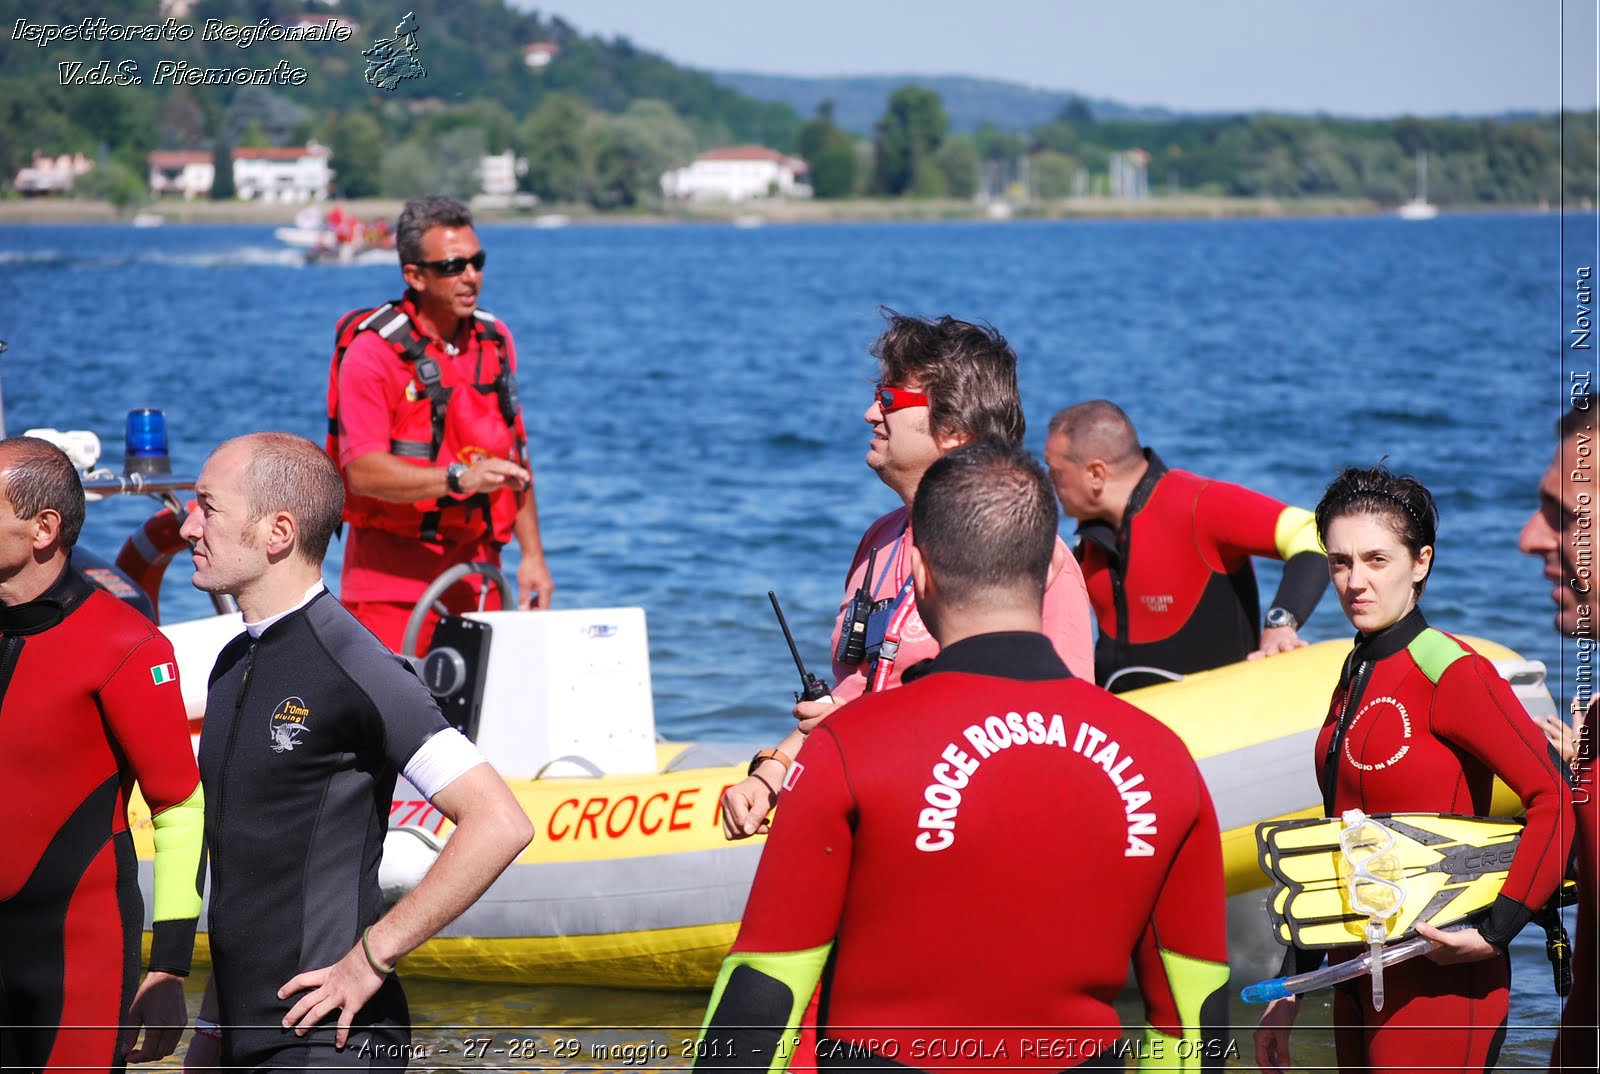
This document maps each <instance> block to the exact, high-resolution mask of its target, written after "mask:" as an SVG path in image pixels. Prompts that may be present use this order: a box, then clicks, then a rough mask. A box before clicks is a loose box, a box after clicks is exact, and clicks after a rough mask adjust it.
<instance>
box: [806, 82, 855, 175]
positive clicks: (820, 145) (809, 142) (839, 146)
mask: <svg viewBox="0 0 1600 1074" xmlns="http://www.w3.org/2000/svg"><path fill="white" fill-rule="evenodd" d="M800 156H801V157H803V158H804V159H805V162H806V163H807V164H809V165H810V166H811V192H812V194H813V195H815V196H816V197H819V198H847V197H849V196H850V195H851V194H853V193H854V192H855V186H856V147H855V139H854V138H852V137H850V135H849V133H848V132H847V131H844V130H841V129H840V128H839V127H838V125H836V124H835V123H834V121H833V102H832V101H828V100H825V101H823V102H822V103H821V104H819V105H817V114H816V115H815V116H814V117H813V118H812V119H811V120H810V121H809V122H808V123H807V124H806V125H805V126H804V127H802V128H801V129H800Z"/></svg>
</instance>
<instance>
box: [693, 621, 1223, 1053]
mask: <svg viewBox="0 0 1600 1074" xmlns="http://www.w3.org/2000/svg"><path fill="white" fill-rule="evenodd" d="M787 787H788V789H787V790H786V791H785V793H784V797H783V804H782V806H781V807H780V808H779V810H778V814H777V818H776V819H775V820H774V822H773V827H772V834H771V836H770V837H769V839H768V841H767V846H766V849H765V850H764V851H763V852H762V856H761V864H760V866H759V868H758V869H757V872H756V879H755V884H754V886H753V888H752V889H751V892H750V901H749V904H748V905H747V906H746V908H745V914H744V920H743V922H742V923H741V925H740V929H739V937H738V940H737V941H736V942H735V943H734V945H733V950H732V952H731V953H730V954H729V955H728V957H727V959H726V960H725V961H724V963H723V966H722V972H721V974H720V975H719V977H718V980H717V984H716V987H715V990H714V991H713V993H712V997H711V1004H710V1009H709V1012H708V1020H707V1025H706V1028H705V1030H704V1039H703V1040H702V1041H701V1045H700V1050H699V1052H698V1055H697V1063H696V1066H697V1067H698V1068H706V1069H712V1068H717V1067H730V1066H743V1067H746V1068H749V1067H751V1066H754V1068H755V1069H763V1068H766V1067H767V1066H768V1063H769V1061H770V1060H772V1059H773V1057H774V1050H775V1049H781V1048H783V1047H784V1046H785V1045H786V1042H787V1041H788V1039H789V1038H788V1035H787V1034H785V1033H781V1032H780V1031H779V1030H778V1029H775V1028H765V1029H763V1028H740V1027H782V1026H784V1025H786V1024H789V1025H793V1024H795V1022H796V1021H797V1020H798V1019H799V1017H800V1014H801V1012H802V1011H803V1010H804V1008H805V1006H806V1003H807V1000H809V999H810V997H811V993H812V988H813V986H814V984H815V982H816V981H817V979H818V975H819V974H820V973H822V972H823V969H824V965H825V964H826V965H827V972H826V976H825V978H824V980H823V996H822V1003H821V1022H822V1023H823V1024H822V1025H821V1026H819V1029H818V1032H819V1034H820V1036H821V1039H820V1040H819V1042H818V1056H819V1058H820V1059H821V1062H822V1065H823V1067H824V1068H825V1069H826V1068H828V1067H830V1066H838V1065H843V1066H863V1065H864V1066H891V1067H892V1066H894V1065H896V1064H898V1065H900V1066H903V1067H914V1068H921V1069H927V1070H952V1071H953V1070H957V1069H971V1068H973V1067H981V1066H993V1067H1001V1068H1004V1069H1008V1070H1035V1071H1038V1070H1061V1069H1063V1068H1067V1067H1073V1066H1078V1065H1080V1064H1081V1063H1083V1062H1084V1061H1085V1060H1090V1059H1097V1058H1104V1056H1103V1053H1104V1052H1105V1051H1106V1050H1107V1049H1108V1048H1109V1047H1110V1046H1111V1045H1112V1043H1113V1042H1114V1041H1115V1040H1116V1039H1117V1037H1118V1036H1119V1032H1118V1029H1117V1024H1118V1021H1117V1014H1116V1011H1115V1010H1114V1009H1113V1007H1112V1000H1113V999H1115V997H1116V995H1117V993H1118V992H1119V991H1120V990H1121V988H1122V985H1123V983H1124V981H1125V980H1126V979H1127V974H1128V964H1129V960H1130V958H1131V959H1132V960H1133V962H1134V964H1135V966H1136V968H1137V972H1138V976H1139V983H1140V989H1141V991H1142V992H1143V995H1144V1000H1145V1012H1146V1013H1145V1021H1146V1025H1147V1037H1148V1038H1150V1040H1149V1041H1148V1043H1149V1044H1150V1054H1152V1055H1154V1054H1156V1053H1160V1054H1161V1055H1163V1056H1164V1057H1165V1059H1166V1060H1167V1061H1168V1062H1169V1063H1171V1064H1173V1065H1174V1066H1177V1067H1179V1068H1186V1069H1191V1070H1192V1069H1199V1067H1200V1057H1201V1056H1203V1055H1204V1056H1209V1057H1210V1058H1211V1059H1212V1060H1214V1062H1215V1064H1216V1065H1218V1066H1220V1064H1221V1061H1222V1055H1223V1052H1222V1047H1221V1046H1220V1044H1219V1043H1218V1042H1216V1041H1215V1040H1214V1039H1213V1036H1214V1034H1213V1030H1211V1029H1208V1028H1206V1027H1220V1026H1222V1025H1223V1023H1225V1022H1226V1018H1227V1015H1226V1010H1227V1004H1226V997H1225V993H1224V986H1225V985H1226V982H1227V977H1228V970H1227V945H1226V936H1225V924H1224V909H1223V906H1224V892H1223V878H1222V852H1221V847H1220V845H1219V841H1218V835H1217V822H1216V817H1215V814H1214V812H1213V810H1212V806H1211V799H1210V797H1209V795H1208V794H1207V792H1206V787H1205V784H1204V783H1203V782H1202V780H1201V777H1200V773H1199V770H1198V768H1197V767H1196V765H1195V763H1194V760H1193V759H1192V758H1191V757H1190V755H1189V752H1188V751H1187V750H1186V749H1185V748H1184V745H1183V743H1182V742H1181V741H1180V740H1179V739H1178V737H1177V736H1176V735H1175V734H1174V733H1173V732H1172V731H1171V730H1169V729H1168V728H1166V727H1165V726H1163V725H1162V724H1160V723H1158V722H1157V721H1156V720H1155V719H1153V718H1152V717H1150V716H1148V715H1146V714H1145V713H1143V712H1140V711H1139V710H1138V709H1135V708H1134V707H1133V706H1131V705H1129V704H1127V703H1125V702H1123V701H1119V700H1118V699H1116V698H1114V697H1112V696H1111V695H1109V694H1107V693H1106V692H1105V691H1103V690H1100V689H1098V688H1097V687H1095V686H1092V685H1090V684H1089V683H1087V682H1084V681H1082V680H1079V679H1074V678H1072V677H1071V676H1070V675H1069V674H1068V672H1067V669H1066V667H1065V665H1063V664H1062V662H1061V660H1060V658H1059V656H1057V654H1056V653H1055V652H1054V651H1053V650H1052V648H1051V646H1050V643H1049V641H1048V640H1047V639H1046V638H1045V637H1044V636H1043V635H1040V634H1032V633H997V634H986V635H980V636H977V637H973V638H967V639H965V640H962V641H959V642H956V643H955V644H953V645H951V646H950V647H949V648H947V649H945V650H944V651H942V652H941V653H940V654H939V655H938V656H937V657H936V658H935V659H934V660H933V661H932V663H931V664H929V665H927V671H926V673H925V674H924V675H922V676H921V677H917V678H916V680H915V681H914V682H910V683H906V684H904V685H902V686H901V687H900V688H899V689H896V690H890V691H886V692H884V693H881V694H871V695H868V696H866V697H864V698H861V699H860V700H858V701H855V702H852V703H850V704H848V705H846V706H844V707H843V708H841V709H840V710H839V711H837V712H835V713H834V714H833V715H832V716H830V717H829V718H828V720H827V722H826V723H824V724H822V725H821V726H819V727H818V728H817V729H816V730H815V731H813V732H812V733H811V736H810V738H809V739H808V741H807V743H806V745H805V748H804V749H802V750H801V751H800V755H799V757H798V758H796V760H795V763H794V765H793V767H792V768H791V769H790V774H789V777H788V780H787ZM1091 904H1092V907H1093V908H1092V909H1089V906H1090V905H1091ZM1155 1038H1160V1043H1157V1042H1156V1040H1155ZM1179 1040H1182V1041H1184V1044H1183V1046H1182V1047H1180V1046H1179V1045H1178V1043H1177V1042H1178V1041H1179ZM1184 1057H1187V1061H1186V1062H1184V1061H1182V1060H1183V1058H1184ZM780 1068H781V1067H774V1069H780Z"/></svg>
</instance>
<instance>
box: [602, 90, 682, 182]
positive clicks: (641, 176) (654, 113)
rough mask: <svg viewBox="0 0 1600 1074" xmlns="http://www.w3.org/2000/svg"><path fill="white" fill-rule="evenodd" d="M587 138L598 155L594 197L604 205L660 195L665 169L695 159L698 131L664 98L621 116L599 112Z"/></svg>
mask: <svg viewBox="0 0 1600 1074" xmlns="http://www.w3.org/2000/svg"><path fill="white" fill-rule="evenodd" d="M589 138H590V144H591V149H592V151H593V154H594V158H593V159H594V171H593V175H592V179H591V183H590V200H591V201H593V202H594V204H595V205H597V206H599V207H601V208H620V207H627V206H633V205H638V204H640V203H642V202H645V201H648V200H653V199H655V198H657V197H659V196H660V193H661V175H662V173H663V172H666V171H669V170H670V169H672V168H677V167H680V166H682V165H684V164H687V163H688V162H689V161H690V160H692V159H693V158H694V151H695V142H694V132H693V131H691V130H689V128H688V125H687V124H685V123H684V122H683V120H682V119H680V118H678V114H677V113H676V112H674V111H673V109H672V106H671V105H669V104H667V103H666V102H664V101H635V102H634V103H633V104H632V105H631V106H630V107H629V108H628V110H627V111H626V112H624V113H623V114H622V115H620V116H596V117H594V118H593V119H592V120H591V123H590V127H589Z"/></svg>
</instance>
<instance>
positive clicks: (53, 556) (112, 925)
mask: <svg viewBox="0 0 1600 1074" xmlns="http://www.w3.org/2000/svg"><path fill="white" fill-rule="evenodd" d="M84 509H85V508H84V495H83V484H82V482H81V481H80V479H79V477H78V472H77V470H75V469H74V468H73V466H72V463H71V461H69V460H68V459H67V456H66V455H65V454H63V453H62V451H61V449H60V448H58V447H56V446H55V445H54V444H51V443H48V442H46V441H44V440H38V439H35V438H33V437H27V436H19V437H12V438H11V439H9V440H0V786H3V787H4V788H5V789H6V796H7V799H8V800H9V802H10V803H11V804H10V807H9V808H10V812H11V814H12V820H13V822H14V823H13V824H12V825H11V826H10V828H9V829H8V831H7V833H6V850H5V853H4V854H0V937H4V942H3V943H0V1067H4V1068H5V1069H7V1070H11V1069H20V1070H29V1071H36V1070H45V1069H50V1070H58V1069H63V1070H64V1069H73V1068H76V1069H83V1070H110V1069H121V1067H122V1064H123V1063H124V1061H132V1062H144V1061H148V1060H152V1059H160V1058H162V1057H164V1056H167V1055H171V1054H172V1051H173V1049H174V1048H176V1047H177V1045H178V1040H179V1038H180V1036H181V1035H182V1032H183V1026H184V1024H185V1022H186V1021H187V1020H188V1016H187V1014H186V1012H185V1010H184V1001H183V978H184V977H186V976H187V975H188V973H189V959H190V955H191V953H192V951H193V947H194V933H195V925H196V921H197V919H198V918H199V916H200V889H199V876H200V857H201V825H202V821H201V816H202V814H203V812H204V805H203V802H202V798H201V794H200V778H199V774H198V773H197V772H196V771H195V764H194V754H193V753H192V752H191V750H190V746H189V721H188V718H187V716H186V715H185V714H184V709H183V693H182V691H181V690H180V689H179V687H178V669H177V665H176V661H175V658H174V656H173V653H172V644H171V643H170V642H168V641H167V639H166V638H165V637H163V636H162V635H161V632H160V631H159V630H157V629H156V625H155V624H154V623H152V622H150V620H148V619H146V618H145V617H144V616H142V615H140V614H139V613H138V612H137V611H135V610H134V609H133V608H131V607H129V606H128V605H126V604H124V603H123V602H121V601H120V600H118V599H116V598H115V597H113V596H112V595H111V594H110V593H108V592H106V591H105V590H102V589H98V588H96V587H95V586H94V585H93V584H92V583H91V582H90V581H89V579H88V578H87V577H86V576H85V575H84V574H83V573H81V572H80V571H79V570H78V569H77V568H76V567H75V566H74V565H73V563H72V548H73V545H74V544H75V543H76V542H77V540H78V532H79V530H80V529H81V528H82V527H83V519H84ZM135 781H137V782H138V784H139V789H140V791H141V792H142V794H143V796H144V800H145V803H146V804H147V805H148V807H149V809H150V813H151V825H152V827H153V828H154V831H155V845H156V859H155V899H154V903H155V906H154V910H153V918H154V928H153V932H152V942H151V945H150V960H149V962H148V964H147V966H146V970H147V972H146V974H145V976H144V980H143V983H142V984H141V983H140V981H139V954H140V952H139V934H140V931H141V926H142V924H143V921H142V919H143V915H144V909H143V906H142V905H141V899H140V895H139V886H138V865H137V862H135V860H134V853H133V836H132V834H131V833H130V831H129V828H128V801H129V797H130V795H131V794H132V791H133V784H134V782H135ZM124 1022H126V1023H128V1025H127V1028H125V1029H124V1030H122V1032H121V1033H120V1034H119V1032H118V1029H117V1027H118V1025H119V1024H121V1023H124ZM141 1026H143V1027H145V1037H144V1042H143V1044H142V1045H140V1046H139V1047H137V1048H132V1050H131V1051H130V1048H131V1046H132V1045H133V1043H134V1038H135V1037H136V1036H137V1034H138V1031H139V1029H140V1027H141Z"/></svg>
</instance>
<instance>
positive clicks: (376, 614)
mask: <svg viewBox="0 0 1600 1074" xmlns="http://www.w3.org/2000/svg"><path fill="white" fill-rule="evenodd" d="M395 238H396V246H397V249H398V251H399V255H400V273H401V275H402V276H403V277H404V279H405V281H406V293H405V295H404V297H402V298H400V299H399V300H397V301H394V302H390V303H386V304H384V305H382V306H379V307H377V308H376V309H373V310H353V311H351V312H350V313H349V314H347V315H346V316H345V317H344V319H343V320H341V321H340V323H339V331H338V338H337V342H336V346H335V352H334V361H333V368H332V370H331V371H330V375H329V385H328V454H329V455H331V456H332V457H333V459H334V461H335V462H336V463H338V465H339V469H340V471H341V472H342V473H343V475H344V480H345V488H346V493H347V496H346V504H345V516H344V519H345V522H346V523H347V525H348V528H347V529H346V538H345V548H344V573H343V574H342V575H341V577H340V597H341V599H342V600H343V602H344V603H345V605H346V606H347V607H348V608H349V609H350V610H351V612H353V613H354V614H355V616H356V618H358V619H360V620H361V621H362V622H363V623H364V624H366V626H367V627H368V628H369V629H370V630H372V632H373V633H375V634H377V635H378V637H379V638H380V639H381V640H382V641H383V642H384V643H385V644H386V645H388V646H389V647H390V648H391V649H394V650H395V651H397V652H398V651H399V650H400V648H401V641H402V636H403V634H404V632H405V626H406V621H407V620H408V618H409V617H410V615H411V610H412V607H413V606H414V605H415V603H416V601H417V599H418V598H419V597H421V596H422V594H423V591H424V590H425V589H426V588H427V586H428V583H429V582H431V581H432V580H433V579H434V578H436V577H438V576H439V575H440V574H442V573H443V572H444V571H445V570H447V569H448V568H450V567H453V566H455V565H457V564H462V563H471V562H488V563H491V564H494V565H495V566H499V564H500V549H501V548H502V547H503V546H504V545H505V544H506V543H507V542H509V541H511V540H513V539H515V540H516V542H517V544H518V546H519V547H520V548H521V551H522V561H521V564H520V565H519V566H518V568H517V588H518V590H519V591H520V593H521V606H522V607H524V608H544V607H548V606H549V604H550V594H551V591H552V589H553V588H554V587H553V584H552V582H551V578H550V568H549V567H548V565H547V564H546V563H545V556H544V545H543V543H542V542H541V540H540V537H539V510H538V506H537V503H536V502H535V498H534V491H533V475H532V473H531V471H530V469H529V465H528V459H527V433H526V431H525V429H524V426H523V421H522V412H521V408H520V407H519V406H518V404H517V392H516V348H515V346H514V345H513V343H512V340H511V332H510V330H509V329H507V328H506V326H505V325H504V324H502V323H501V322H500V321H499V320H497V319H496V318H495V317H494V316H493V315H491V314H489V313H487V312H485V311H484V310H481V309H479V308H478V292H479V289H480V287H481V286H482V284H483V267H484V261H485V256H486V255H485V254H484V251H483V247H482V245H481V244H480V243H479V242H478V236H477V234H476V233H475V232H474V231H473V228H472V214H471V212H470V211H469V210H468V209H467V207H466V206H465V205H463V204H461V203H460V202H458V201H455V200H453V199H450V198H445V197H438V196H430V197H426V198H417V199H415V200H413V201H409V202H407V203H406V206H405V209H404V211H403V212H401V214H400V220H399V223H398V224H397V225H396V229H395ZM443 602H444V604H445V606H446V607H448V608H450V609H451V610H452V611H467V610H471V609H472V608H475V607H476V606H477V587H476V586H473V585H469V584H467V583H465V582H462V583H458V584H457V585H455V586H453V587H451V589H449V590H448V591H447V592H446V594H445V596H444V598H443ZM488 606H489V607H497V606H498V603H497V601H496V599H495V594H494V593H493V591H491V593H490V600H489V604H488ZM435 621H436V620H435V618H434V617H433V615H432V614H431V613H430V615H429V617H428V619H427V621H426V622H425V623H424V626H423V630H422V633H421V635H420V636H419V638H418V639H417V643H416V651H417V652H423V651H426V649H427V645H428V640H429V639H430V638H431V636H432V633H433V624H434V622H435Z"/></svg>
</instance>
